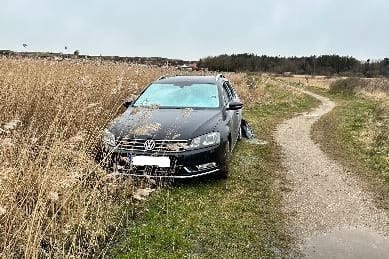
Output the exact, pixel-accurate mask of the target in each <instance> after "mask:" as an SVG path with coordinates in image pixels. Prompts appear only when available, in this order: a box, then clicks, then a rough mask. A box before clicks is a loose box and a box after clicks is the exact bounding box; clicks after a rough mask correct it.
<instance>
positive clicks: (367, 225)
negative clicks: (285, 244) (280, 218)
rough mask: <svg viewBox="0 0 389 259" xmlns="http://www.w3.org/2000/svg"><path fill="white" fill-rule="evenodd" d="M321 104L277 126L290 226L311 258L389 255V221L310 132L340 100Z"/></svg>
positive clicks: (321, 98)
mask: <svg viewBox="0 0 389 259" xmlns="http://www.w3.org/2000/svg"><path fill="white" fill-rule="evenodd" d="M304 92H305V93H306V94H309V95H311V96H313V97H315V98H317V99H319V100H320V101H321V102H322V104H321V105H320V106H319V107H318V108H317V109H315V110H314V111H312V112H308V113H304V114H301V115H299V116H297V117H294V118H292V119H289V120H287V121H285V122H284V123H282V124H281V125H279V126H278V128H277V131H276V133H275V135H274V137H275V139H276V141H277V142H278V143H279V144H280V145H281V147H282V150H283V156H284V157H283V165H284V167H285V169H286V174H287V179H288V180H289V181H290V186H289V187H290V189H291V190H290V191H289V192H286V193H285V194H284V209H285V212H286V214H287V215H288V216H289V219H290V222H289V226H290V231H291V232H292V234H293V235H295V236H296V237H297V239H298V240H300V242H301V249H302V252H303V253H304V254H305V255H306V256H307V257H308V258H389V239H388V238H387V237H385V236H387V234H388V233H389V231H388V230H389V220H388V218H387V216H386V214H385V212H384V211H381V210H379V209H377V208H376V207H375V204H374V202H373V200H372V197H371V195H370V194H369V193H366V192H365V191H364V190H362V188H361V187H360V186H361V185H360V182H359V180H358V179H357V178H356V177H355V176H353V173H352V172H351V171H350V170H348V169H347V168H343V167H342V166H341V165H339V164H338V163H337V162H335V161H333V160H331V159H330V158H328V156H327V155H326V154H324V153H323V152H322V151H321V150H320V148H319V146H318V145H317V144H315V143H314V142H313V141H312V139H311V136H310V131H311V127H312V125H313V124H314V123H315V122H316V121H317V120H319V119H320V117H321V116H323V115H324V114H326V113H328V112H330V111H331V110H332V109H333V108H334V107H335V103H334V102H332V101H330V100H329V99H327V98H325V97H322V96H319V95H316V94H314V93H311V92H306V91H304Z"/></svg>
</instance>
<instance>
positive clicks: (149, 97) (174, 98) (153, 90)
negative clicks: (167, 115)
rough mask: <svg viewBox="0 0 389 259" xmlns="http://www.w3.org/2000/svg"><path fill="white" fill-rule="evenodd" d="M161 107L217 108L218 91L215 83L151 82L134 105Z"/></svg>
mask: <svg viewBox="0 0 389 259" xmlns="http://www.w3.org/2000/svg"><path fill="white" fill-rule="evenodd" d="M154 105H155V106H159V107H161V108H218V107H219V92H218V88H217V85H215V84H188V83H186V84H180V85H179V84H157V83H156V84H151V85H150V86H149V87H148V88H147V89H146V90H145V91H144V92H143V94H142V95H141V96H139V98H138V100H136V102H135V103H134V106H154Z"/></svg>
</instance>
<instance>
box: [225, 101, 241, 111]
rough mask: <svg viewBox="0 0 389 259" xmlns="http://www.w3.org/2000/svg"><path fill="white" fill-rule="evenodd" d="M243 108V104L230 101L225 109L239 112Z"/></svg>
mask: <svg viewBox="0 0 389 259" xmlns="http://www.w3.org/2000/svg"><path fill="white" fill-rule="evenodd" d="M242 108H243V103H241V102H239V101H231V102H229V103H228V107H227V110H230V111H231V110H232V111H234V110H240V109H242Z"/></svg>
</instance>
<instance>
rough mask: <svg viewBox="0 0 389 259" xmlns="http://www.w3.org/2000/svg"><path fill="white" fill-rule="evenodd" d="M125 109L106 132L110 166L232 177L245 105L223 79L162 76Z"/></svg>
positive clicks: (159, 174) (144, 172)
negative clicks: (231, 159) (231, 161)
mask: <svg viewBox="0 0 389 259" xmlns="http://www.w3.org/2000/svg"><path fill="white" fill-rule="evenodd" d="M125 106H126V111H125V112H124V113H123V114H121V115H120V116H119V117H117V118H116V119H115V120H114V121H113V122H111V123H110V124H109V126H108V127H107V129H106V130H105V132H104V136H103V154H104V161H105V165H106V166H107V168H110V169H111V170H114V171H117V172H119V173H121V174H125V175H130V176H146V177H156V178H193V177H198V176H203V175H208V174H212V173H215V174H219V175H220V176H222V177H226V176H227V174H228V162H229V157H230V156H229V154H230V152H231V150H233V148H234V146H235V144H236V143H237V141H238V140H239V139H240V137H241V134H242V133H241V127H240V125H241V120H242V106H243V105H242V103H241V101H240V99H239V97H238V96H237V94H236V91H235V90H234V88H233V87H232V85H231V84H230V82H229V81H228V80H227V79H226V78H224V76H222V75H218V76H216V77H215V76H174V77H162V78H160V79H158V80H156V81H154V82H153V83H151V84H150V85H149V86H147V87H146V88H145V89H144V90H143V91H142V93H141V94H140V95H139V96H138V98H137V99H136V100H134V101H131V102H127V103H125Z"/></svg>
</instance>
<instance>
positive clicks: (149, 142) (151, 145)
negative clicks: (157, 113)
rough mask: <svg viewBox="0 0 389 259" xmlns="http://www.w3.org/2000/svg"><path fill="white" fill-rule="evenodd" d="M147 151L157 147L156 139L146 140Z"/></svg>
mask: <svg viewBox="0 0 389 259" xmlns="http://www.w3.org/2000/svg"><path fill="white" fill-rule="evenodd" d="M143 146H144V147H145V150H146V151H151V150H153V149H154V148H155V141H154V140H152V139H148V140H146V142H145V143H144V144H143Z"/></svg>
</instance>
